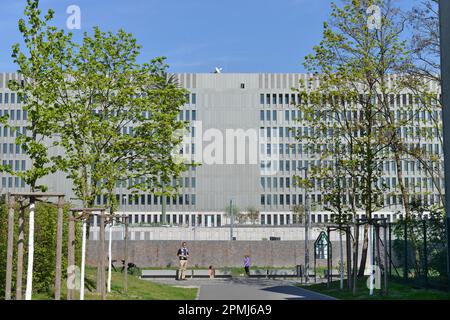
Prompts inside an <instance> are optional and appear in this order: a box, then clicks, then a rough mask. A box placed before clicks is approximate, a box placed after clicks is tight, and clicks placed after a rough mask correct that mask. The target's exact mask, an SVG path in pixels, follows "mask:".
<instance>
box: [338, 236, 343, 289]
mask: <svg viewBox="0 0 450 320" xmlns="http://www.w3.org/2000/svg"><path fill="white" fill-rule="evenodd" d="M339 251H340V252H339V255H340V257H339V259H340V260H341V263H340V266H339V274H340V289H341V290H343V289H344V244H343V241H342V231H341V230H339Z"/></svg>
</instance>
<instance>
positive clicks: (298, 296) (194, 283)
mask: <svg viewBox="0 0 450 320" xmlns="http://www.w3.org/2000/svg"><path fill="white" fill-rule="evenodd" d="M151 281H153V282H158V283H165V284H170V285H174V286H180V287H197V288H199V294H198V300H335V299H334V298H332V297H329V296H325V295H322V294H319V293H316V292H313V291H309V290H305V289H302V288H299V287H295V286H294V284H295V283H296V282H295V281H288V280H271V279H252V278H250V279H248V278H233V279H188V280H187V281H176V280H172V279H157V280H155V279H152V280H151Z"/></svg>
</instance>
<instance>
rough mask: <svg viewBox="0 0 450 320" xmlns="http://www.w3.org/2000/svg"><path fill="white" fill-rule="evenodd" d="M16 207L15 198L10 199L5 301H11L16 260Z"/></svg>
mask: <svg viewBox="0 0 450 320" xmlns="http://www.w3.org/2000/svg"><path fill="white" fill-rule="evenodd" d="M14 206H15V199H14V197H13V196H9V197H8V248H7V256H6V284H5V300H11V286H12V272H13V258H14Z"/></svg>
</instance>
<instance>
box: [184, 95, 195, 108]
mask: <svg viewBox="0 0 450 320" xmlns="http://www.w3.org/2000/svg"><path fill="white" fill-rule="evenodd" d="M185 97H186V100H187V104H193V105H196V104H197V94H195V93H192V94H187V95H186V96H185Z"/></svg>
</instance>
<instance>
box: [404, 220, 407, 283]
mask: <svg viewBox="0 0 450 320" xmlns="http://www.w3.org/2000/svg"><path fill="white" fill-rule="evenodd" d="M404 223H405V226H404V230H403V232H404V239H405V248H404V255H405V257H404V265H403V278H404V280H405V281H408V222H407V220H406V217H405V219H404Z"/></svg>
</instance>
